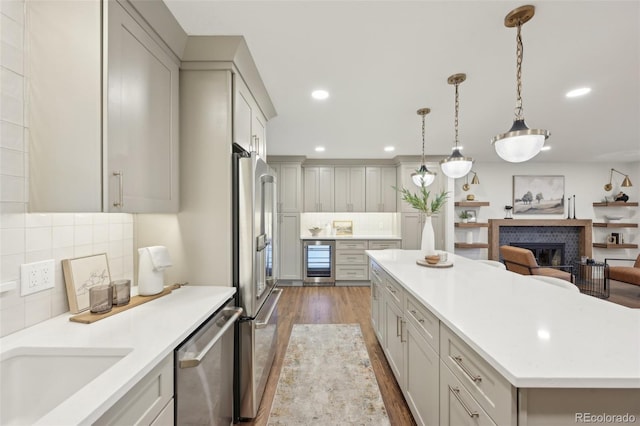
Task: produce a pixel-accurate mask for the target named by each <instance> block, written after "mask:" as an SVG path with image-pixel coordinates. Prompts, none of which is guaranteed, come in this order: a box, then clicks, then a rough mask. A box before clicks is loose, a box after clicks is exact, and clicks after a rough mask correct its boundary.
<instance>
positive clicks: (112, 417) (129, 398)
mask: <svg viewBox="0 0 640 426" xmlns="http://www.w3.org/2000/svg"><path fill="white" fill-rule="evenodd" d="M172 412H173V352H172V353H171V354H169V355H167V356H166V357H165V358H164V360H162V361H161V362H160V363H159V364H158V365H157V366H156V367H155V368H154V369H153V370H151V371H150V372H149V373H148V374H147V375H146V376H144V377H143V378H142V379H141V380H140V381H139V382H138V383H136V384H135V385H134V386H133V388H131V390H130V391H129V392H127V393H126V394H125V395H124V396H123V397H122V398H120V399H119V400H118V402H116V403H115V404H114V405H113V406H112V407H111V408H109V409H108V410H107V412H106V413H104V414H103V415H102V416H101V417H100V418H99V419H98V420H97V421H96V422H95V423H94V425H96V426H101V425H151V424H157V425H164V424H172V423H173V415H171V414H172ZM169 415H171V423H167V420H168V417H169ZM156 421H157V423H155V422H156Z"/></svg>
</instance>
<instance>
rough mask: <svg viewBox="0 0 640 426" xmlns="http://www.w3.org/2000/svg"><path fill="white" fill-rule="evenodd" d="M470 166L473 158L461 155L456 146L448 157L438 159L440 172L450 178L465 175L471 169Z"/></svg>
mask: <svg viewBox="0 0 640 426" xmlns="http://www.w3.org/2000/svg"><path fill="white" fill-rule="evenodd" d="M471 166H473V160H472V159H471V158H468V157H463V156H462V154H461V153H460V150H459V149H458V148H455V149H454V150H453V153H452V154H451V156H450V157H449V158H445V159H444V160H442V161H440V168H441V169H442V172H443V173H444V174H445V175H447V176H449V177H450V178H452V179H458V178H461V177H464V176H466V175H467V173H469V171H470V170H471Z"/></svg>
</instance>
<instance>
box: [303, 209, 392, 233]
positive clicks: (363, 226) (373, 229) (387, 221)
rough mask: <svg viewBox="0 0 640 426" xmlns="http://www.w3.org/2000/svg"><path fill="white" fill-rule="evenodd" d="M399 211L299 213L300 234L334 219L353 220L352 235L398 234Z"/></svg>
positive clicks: (330, 222)
mask: <svg viewBox="0 0 640 426" xmlns="http://www.w3.org/2000/svg"><path fill="white" fill-rule="evenodd" d="M398 215H399V213H301V214H300V235H309V231H308V229H309V228H311V227H314V226H319V227H322V228H324V227H325V226H326V225H327V224H329V225H330V226H332V225H333V221H334V220H350V221H352V222H353V234H354V235H356V236H357V235H367V236H375V235H380V236H391V235H393V236H399V235H400V219H399V217H398Z"/></svg>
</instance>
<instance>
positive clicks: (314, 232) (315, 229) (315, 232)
mask: <svg viewBox="0 0 640 426" xmlns="http://www.w3.org/2000/svg"><path fill="white" fill-rule="evenodd" d="M321 231H322V228H320V227H318V226H314V227H313V228H309V232H311V236H312V237H317V236H318V235H319V234H320V232H321Z"/></svg>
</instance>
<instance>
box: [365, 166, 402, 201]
mask: <svg viewBox="0 0 640 426" xmlns="http://www.w3.org/2000/svg"><path fill="white" fill-rule="evenodd" d="M366 178H367V196H366V200H367V206H366V210H367V211H368V212H395V211H396V199H397V194H396V190H395V189H393V187H394V186H396V168H395V167H389V166H382V167H369V166H367V168H366Z"/></svg>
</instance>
